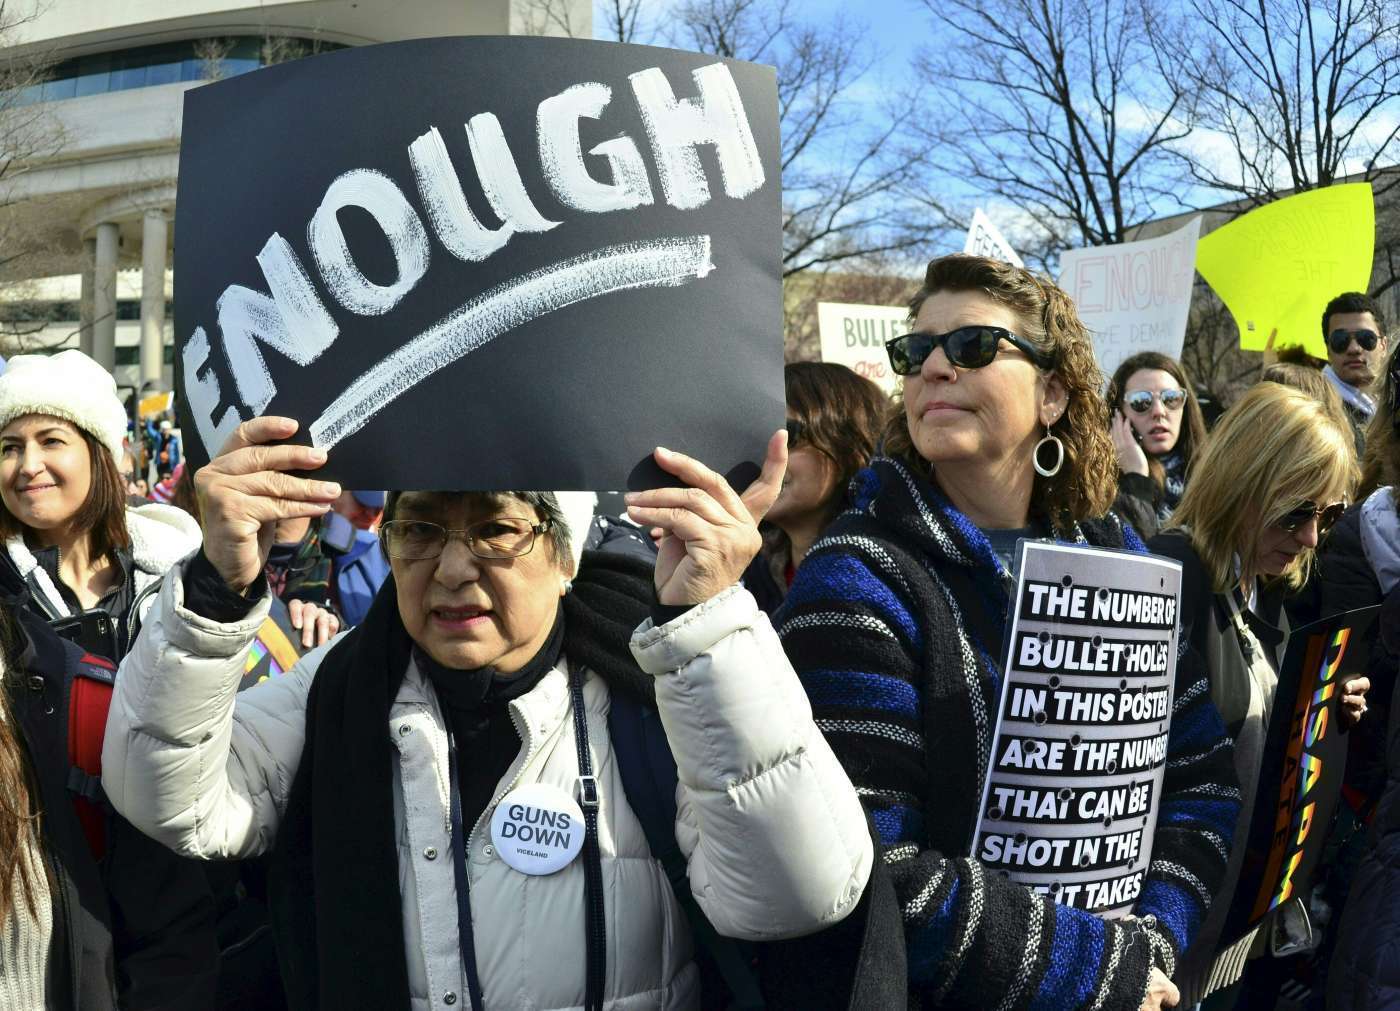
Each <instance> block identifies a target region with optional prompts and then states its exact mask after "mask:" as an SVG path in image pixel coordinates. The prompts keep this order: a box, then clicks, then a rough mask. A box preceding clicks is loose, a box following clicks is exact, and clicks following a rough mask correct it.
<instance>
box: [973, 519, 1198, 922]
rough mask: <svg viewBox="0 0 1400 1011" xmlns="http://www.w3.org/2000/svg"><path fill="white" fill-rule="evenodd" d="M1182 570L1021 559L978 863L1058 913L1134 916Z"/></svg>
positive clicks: (1163, 747) (1120, 560) (1153, 805)
mask: <svg viewBox="0 0 1400 1011" xmlns="http://www.w3.org/2000/svg"><path fill="white" fill-rule="evenodd" d="M1180 598H1181V565H1180V564H1179V563H1177V562H1174V561H1171V560H1170V559H1166V558H1160V557H1158V556H1156V555H1144V554H1136V553H1133V552H1127V551H1106V550H1102V549H1097V548H1087V547H1079V546H1074V545H1066V544H1051V543H1046V542H1038V541H1022V542H1020V544H1019V545H1018V564H1017V583H1016V597H1015V603H1014V604H1013V609H1012V617H1011V635H1010V638H1009V641H1008V646H1007V656H1006V658H1005V660H1006V662H1005V664H1004V665H1003V668H1002V669H1003V671H1004V672H1005V675H1004V678H1003V687H1002V695H1001V709H1000V712H999V714H998V718H997V727H996V735H995V737H994V738H993V741H992V761H991V768H990V769H989V770H988V772H987V776H986V787H985V789H984V791H983V794H982V807H981V810H980V812H979V817H978V823H977V831H976V834H975V835H974V836H973V840H974V842H973V856H975V857H976V858H977V859H978V860H980V861H981V862H982V864H983V865H984V866H985V867H986V868H987V870H988V871H989V872H992V873H1000V874H1003V875H1004V876H1006V877H1009V878H1011V879H1012V880H1014V881H1019V882H1020V883H1022V884H1024V885H1027V886H1029V887H1030V888H1032V889H1033V890H1034V891H1037V892H1040V893H1043V894H1048V895H1049V896H1050V897H1051V898H1052V899H1053V900H1054V901H1056V902H1058V903H1061V904H1062V905H1066V906H1075V907H1077V908H1079V909H1085V910H1088V911H1090V912H1093V913H1096V914H1097V915H1099V916H1103V917H1105V918H1109V919H1112V918H1115V917H1119V916H1122V915H1124V914H1125V913H1127V912H1129V911H1131V909H1132V907H1133V904H1134V902H1136V900H1137V897H1138V895H1139V894H1140V893H1141V891H1142V886H1143V881H1144V879H1145V878H1146V876H1147V867H1148V864H1149V863H1150V862H1151V858H1152V839H1153V836H1154V834H1155V831H1156V826H1157V811H1158V807H1159V804H1160V802H1161V792H1162V781H1163V777H1164V776H1165V773H1166V764H1167V739H1168V735H1169V733H1170V728H1171V716H1172V701H1173V699H1172V696H1173V689H1174V687H1175V678H1176V639H1177V610H1178V607H1179V604H1180Z"/></svg>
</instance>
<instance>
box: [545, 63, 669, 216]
mask: <svg viewBox="0 0 1400 1011" xmlns="http://www.w3.org/2000/svg"><path fill="white" fill-rule="evenodd" d="M611 98H612V89H611V88H609V87H608V86H607V85H606V84H598V83H596V82H587V83H584V84H576V85H574V86H573V87H572V88H566V89H565V90H563V91H561V92H560V93H559V94H557V95H555V96H554V97H553V98H546V99H545V100H544V101H543V102H541V103H540V108H539V137H540V164H541V166H542V167H543V169H544V178H545V182H547V183H548V184H549V188H550V189H551V190H552V191H553V192H554V195H555V196H556V197H557V198H558V199H559V202H560V203H561V204H563V205H564V206H566V207H572V208H573V209H574V210H576V211H592V212H602V211H625V210H629V209H631V208H633V207H641V206H642V205H644V204H650V203H652V201H653V197H652V192H651V181H650V180H649V179H648V178H647V167H646V163H645V162H643V161H642V153H641V152H640V151H638V150H637V145H636V144H634V143H633V142H632V140H631V138H629V137H615V138H613V139H612V140H607V141H604V142H603V143H601V144H598V145H596V146H595V147H593V148H592V149H590V150H589V152H588V153H589V154H592V155H601V156H602V157H604V158H606V159H607V160H608V167H609V168H610V169H611V170H612V178H613V181H612V182H611V183H604V182H599V181H598V180H597V179H594V178H593V176H592V175H590V174H589V172H588V166H587V165H585V164H584V160H583V145H582V142H581V141H580V139H579V129H578V125H579V124H578V121H579V120H580V119H597V118H598V117H599V116H601V115H602V112H603V110H604V109H606V108H607V106H608V102H609V101H610V100H611Z"/></svg>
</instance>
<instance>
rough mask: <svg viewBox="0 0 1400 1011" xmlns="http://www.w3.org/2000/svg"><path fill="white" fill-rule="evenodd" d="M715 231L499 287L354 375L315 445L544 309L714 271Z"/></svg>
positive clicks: (634, 247) (608, 252)
mask: <svg viewBox="0 0 1400 1011" xmlns="http://www.w3.org/2000/svg"><path fill="white" fill-rule="evenodd" d="M714 269H715V268H714V264H712V263H711V262H710V237H709V236H708V235H690V236H682V237H678V238H670V239H657V240H653V241H646V242H626V243H621V244H619V245H615V246H607V247H605V248H603V249H598V250H595V251H593V252H591V253H586V254H584V255H582V256H576V257H573V258H571V259H568V260H561V261H560V262H559V263H555V264H551V265H550V266H547V267H542V268H540V269H538V270H534V271H531V272H530V273H528V274H525V275H523V276H521V277H518V278H516V279H515V280H512V281H508V282H506V283H504V284H500V285H497V286H496V287H495V288H491V289H490V290H488V291H486V292H483V293H482V294H481V295H478V296H477V297H476V298H474V299H472V300H471V301H470V302H467V303H466V304H465V305H463V306H462V307H461V308H460V309H458V310H456V311H455V312H453V313H452V314H451V315H450V316H447V317H446V318H445V319H442V320H440V321H439V322H437V323H435V324H433V325H432V326H431V327H429V328H428V329H427V330H425V331H423V333H421V334H419V335H418V336H417V337H415V338H413V340H411V341H409V342H408V343H407V344H405V345H403V346H402V347H401V348H399V349H398V350H397V351H395V352H394V353H393V354H391V355H389V356H388V357H386V358H384V359H383V360H382V361H380V362H379V363H378V364H376V365H375V366H374V367H372V368H371V369H369V370H368V371H367V372H365V373H364V374H363V375H362V376H360V377H359V378H358V379H356V380H355V381H354V382H353V383H351V384H350V386H349V387H347V388H346V390H345V392H344V393H342V394H341V395H340V396H338V397H336V398H335V401H334V402H333V403H332V404H331V405H330V406H329V407H327V408H326V409H325V411H323V412H322V413H321V416H320V417H319V418H317V419H316V420H315V422H313V423H312V425H311V445H313V446H319V447H320V448H322V449H330V448H331V447H332V446H334V445H335V444H336V443H337V442H339V441H340V440H341V439H344V438H345V437H347V436H349V435H353V434H354V433H355V432H358V431H359V430H360V429H361V428H363V427H364V426H365V425H366V424H368V422H369V421H370V419H371V418H373V417H374V416H375V415H376V414H378V413H379V412H380V411H382V410H383V409H384V408H385V407H387V406H388V405H389V404H391V403H393V402H394V401H395V400H397V399H398V398H399V397H401V396H403V394H405V393H407V392H408V391H409V390H410V389H412V388H413V387H414V386H416V385H417V384H418V383H421V382H422V381H423V380H424V379H427V378H428V377H429V376H431V375H433V374H434V373H435V372H437V371H438V370H439V369H442V368H445V367H446V366H448V365H451V364H452V363H453V362H455V361H457V360H458V359H459V358H462V357H463V356H464V355H467V354H470V353H471V352H473V351H476V350H477V349H478V348H481V347H484V346H485V345H486V344H489V343H490V342H491V341H493V340H495V339H496V338H497V337H499V336H501V335H502V334H505V333H509V332H510V331H511V330H514V329H516V328H518V327H521V326H524V325H525V324H526V323H529V322H531V321H532V320H535V319H538V318H539V317H540V316H543V315H545V314H546V313H551V312H554V311H555V310H556V309H563V308H565V307H567V306H570V305H574V304H575V303H577V302H582V301H585V300H587V299H590V298H597V297H598V296H599V295H607V294H611V293H613V292H617V291H626V290H628V289H631V288H662V287H679V286H680V285H683V284H686V283H688V282H689V281H691V280H692V279H694V278H703V277H705V276H707V275H708V274H709V273H710V272H711V271H713V270H714Z"/></svg>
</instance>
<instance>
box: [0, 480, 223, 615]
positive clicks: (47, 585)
mask: <svg viewBox="0 0 1400 1011" xmlns="http://www.w3.org/2000/svg"><path fill="white" fill-rule="evenodd" d="M126 530H127V533H128V534H130V535H131V564H132V569H133V570H134V576H135V583H136V598H135V600H134V601H133V608H134V610H135V611H136V615H135V616H136V617H138V618H141V617H144V615H145V613H146V612H147V611H149V610H150V608H151V604H152V603H154V602H155V588H156V584H157V583H159V582H160V580H161V578H162V577H163V576H164V575H165V574H166V573H167V572H169V571H170V570H171V568H173V567H174V565H175V563H176V562H178V561H179V560H180V559H182V558H184V557H185V556H186V555H189V554H192V553H193V552H194V550H195V549H196V548H198V547H199V545H200V544H201V543H202V536H201V534H200V530H199V524H198V523H197V522H196V521H195V518H194V517H193V516H191V515H190V514H189V513H187V512H185V510H183V509H181V508H179V507H178V506H173V505H163V504H162V503H160V502H152V503H151V504H150V505H143V506H137V507H136V508H134V509H133V508H130V507H128V508H127V510H126ZM5 550H6V551H7V552H9V555H10V559H11V561H13V562H14V563H15V567H16V568H17V569H19V574H20V577H21V578H23V579H24V581H25V583H26V584H27V585H28V587H29V590H30V593H32V594H33V596H34V598H35V602H36V603H37V604H38V605H39V606H40V607H41V608H43V610H44V611H45V612H46V613H47V614H48V616H49V617H50V618H66V617H67V616H68V614H69V608H68V605H67V604H65V603H64V602H63V595H62V594H61V593H59V591H58V587H57V586H55V585H54V582H53V580H52V579H51V578H50V577H49V574H48V573H47V572H45V571H44V569H43V567H42V566H40V565H39V560H38V559H37V558H35V557H34V552H32V551H30V550H29V546H28V545H27V544H25V543H24V538H23V537H21V536H15V537H11V538H9V539H7V540H6V541H5ZM129 624H130V625H131V627H133V628H134V627H136V624H137V623H136V622H129Z"/></svg>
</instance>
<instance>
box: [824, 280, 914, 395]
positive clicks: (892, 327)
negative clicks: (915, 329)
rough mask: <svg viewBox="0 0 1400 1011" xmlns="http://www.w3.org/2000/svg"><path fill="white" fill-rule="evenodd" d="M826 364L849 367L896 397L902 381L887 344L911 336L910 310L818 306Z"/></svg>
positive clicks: (889, 307) (893, 307)
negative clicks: (888, 352)
mask: <svg viewBox="0 0 1400 1011" xmlns="http://www.w3.org/2000/svg"><path fill="white" fill-rule="evenodd" d="M817 328H818V330H819V331H820V333H821V342H822V361H824V362H835V363H836V364H838V365H845V366H848V367H849V368H851V369H853V370H854V371H856V372H858V373H859V374H860V375H862V376H864V377H865V378H866V379H869V380H871V381H873V382H874V383H876V384H877V385H878V386H879V387H880V389H882V390H884V391H885V392H886V393H893V392H894V389H895V384H896V383H897V382H898V380H899V377H898V376H896V375H895V374H894V372H892V371H891V370H890V359H889V356H888V355H887V354H885V342H886V341H887V340H890V339H891V338H892V337H899V336H901V335H903V334H906V333H908V332H909V310H908V309H905V308H901V307H900V306H894V305H855V304H850V303H846V302H818V303H817Z"/></svg>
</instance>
